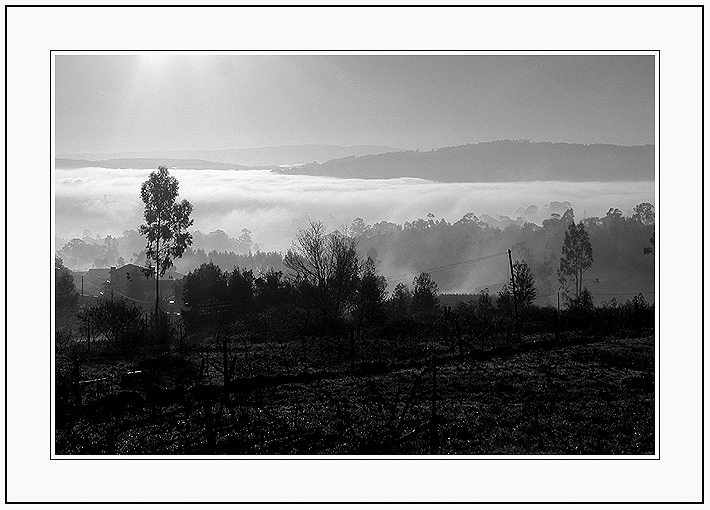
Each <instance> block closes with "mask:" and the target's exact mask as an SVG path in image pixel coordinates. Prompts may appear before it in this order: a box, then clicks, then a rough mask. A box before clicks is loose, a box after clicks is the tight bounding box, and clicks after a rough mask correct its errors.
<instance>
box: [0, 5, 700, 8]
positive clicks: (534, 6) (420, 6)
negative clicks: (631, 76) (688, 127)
mask: <svg viewBox="0 0 710 510" xmlns="http://www.w3.org/2000/svg"><path fill="white" fill-rule="evenodd" d="M5 7H39V8H46V7H63V8H66V7H75V8H87V7H88V8H97V7H98V8H101V7H111V8H117V7H131V8H136V7H151V8H155V7H172V8H174V7H182V8H185V7H192V8H195V7H197V8H203V7H221V8H225V7H229V8H240V7H249V8H254V7H263V8H274V7H289V8H297V7H311V8H338V7H348V8H377V7H406V8H412V7H415V8H424V7H435V8H440V7H454V8H478V7H484V8H491V7H499V8H505V7H513V8H521V7H524V8H540V7H549V8H555V9H559V8H573V7H583V8H592V7H601V8H607V9H608V8H613V7H625V8H629V7H646V8H648V7H673V8H678V7H682V8H686V7H702V4H678V5H674V4H660V5H659V4H562V5H552V4H506V5H500V4H480V5H479V4H476V5H473V4H464V5H461V4H438V5H437V4H417V5H402V4H324V5H314V4H272V5H264V4H244V5H224V4H203V5H201V4H187V5H186V4H179V5H165V4H106V5H101V4H91V5H79V4H42V5H22V4H10V5H6V6H5Z"/></svg>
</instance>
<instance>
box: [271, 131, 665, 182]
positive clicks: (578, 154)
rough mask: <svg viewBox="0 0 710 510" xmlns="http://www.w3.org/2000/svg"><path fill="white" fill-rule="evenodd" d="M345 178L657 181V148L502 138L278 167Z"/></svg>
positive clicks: (470, 180)
mask: <svg viewBox="0 0 710 510" xmlns="http://www.w3.org/2000/svg"><path fill="white" fill-rule="evenodd" d="M279 171H281V172H282V173H288V174H305V175H318V176H328V177H340V178H362V179H389V178H395V177H417V178H422V179H429V180H434V181H441V182H510V181H580V182H582V181H653V180H654V179H655V147H654V146H653V145H637V146H620V145H610V144H590V145H585V144H573V143H552V142H527V141H513V140H502V141H495V142H482V143H473V144H467V145H459V146H455V147H445V148H441V149H437V150H432V151H427V152H419V151H399V152H389V153H384V154H377V155H367V156H355V157H347V158H341V159H335V160H331V161H328V162H326V163H322V164H318V163H316V164H306V165H302V166H298V167H293V168H286V169H282V170H279Z"/></svg>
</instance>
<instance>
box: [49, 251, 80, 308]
mask: <svg viewBox="0 0 710 510" xmlns="http://www.w3.org/2000/svg"><path fill="white" fill-rule="evenodd" d="M76 300H77V293H76V285H75V284H74V277H73V276H72V274H71V271H69V270H68V269H67V268H66V267H64V264H63V263H62V259H61V258H59V257H58V256H57V255H55V256H54V305H55V307H56V309H57V310H59V309H64V308H68V307H70V306H72V305H73V304H74V303H76Z"/></svg>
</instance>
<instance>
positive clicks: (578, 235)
mask: <svg viewBox="0 0 710 510" xmlns="http://www.w3.org/2000/svg"><path fill="white" fill-rule="evenodd" d="M613 214H614V212H613V211H611V210H610V212H609V213H608V214H607V216H609V215H613ZM593 261H594V259H593V256H592V245H591V243H590V242H589V236H588V235H587V231H586V230H585V229H584V224H583V223H582V222H581V221H580V222H579V224H577V225H576V224H575V223H574V222H572V223H570V225H569V227H568V228H567V231H566V232H565V240H564V244H563V245H562V256H561V257H560V268H559V270H558V271H557V275H558V277H559V279H560V283H561V284H562V285H567V284H569V283H573V284H574V291H575V293H574V295H575V297H579V296H580V294H581V293H582V288H583V284H582V283H583V280H582V275H583V274H584V272H585V271H586V270H587V269H589V268H590V267H592V262H593Z"/></svg>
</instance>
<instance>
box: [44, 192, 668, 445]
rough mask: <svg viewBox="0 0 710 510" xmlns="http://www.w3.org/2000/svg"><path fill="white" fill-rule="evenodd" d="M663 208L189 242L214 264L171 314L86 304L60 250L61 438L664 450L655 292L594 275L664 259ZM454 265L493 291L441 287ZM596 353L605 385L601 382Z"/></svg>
mask: <svg viewBox="0 0 710 510" xmlns="http://www.w3.org/2000/svg"><path fill="white" fill-rule="evenodd" d="M652 211H653V209H652V206H650V207H649V206H648V204H646V205H644V204H641V205H639V206H638V207H637V209H636V211H635V214H634V216H633V217H630V218H629V217H624V216H623V215H622V214H621V213H620V212H619V211H618V210H616V209H610V211H609V213H607V215H606V216H605V217H604V218H587V219H585V220H583V221H581V222H579V223H575V221H574V213H573V211H572V210H571V209H568V210H567V211H566V212H565V213H564V214H562V215H559V214H553V215H552V216H551V218H550V219H548V220H545V222H543V225H542V226H541V227H540V226H537V225H534V224H530V223H525V224H523V225H517V224H512V225H509V226H507V227H505V228H503V229H500V228H492V227H490V226H489V225H488V224H486V223H484V222H482V221H481V220H479V219H478V218H476V217H475V216H474V215H472V214H471V215H466V216H464V217H463V218H462V219H461V220H459V221H458V222H456V223H454V224H449V223H448V222H446V221H444V220H436V219H435V218H434V217H433V215H431V214H430V215H428V217H427V219H426V220H418V221H416V222H414V223H406V224H405V225H404V226H400V225H395V224H392V223H385V222H382V223H378V224H375V225H367V224H365V223H364V222H363V221H362V220H359V221H356V222H355V223H354V224H353V226H352V228H343V229H341V230H337V231H333V232H328V231H327V230H326V228H325V226H324V225H323V224H322V223H320V222H312V223H311V224H310V226H309V227H307V228H306V229H302V230H300V231H299V232H298V234H297V235H296V237H295V239H294V241H293V245H292V248H291V249H290V250H289V251H288V253H287V254H286V255H285V256H283V258H282V257H281V255H280V254H264V253H262V252H256V253H251V252H249V253H248V254H245V253H242V254H236V253H234V252H217V251H215V252H213V255H214V256H209V257H208V260H204V259H201V257H202V256H203V255H204V256H205V257H207V255H208V254H206V253H204V252H202V253H198V252H200V250H199V249H198V250H192V249H191V248H188V247H186V246H185V248H184V253H183V255H184V256H185V257H188V258H189V257H195V258H196V259H198V260H202V262H201V263H200V264H199V265H198V266H196V268H194V269H192V270H191V271H189V272H187V274H186V275H185V277H184V278H183V279H181V280H180V281H178V282H177V283H176V285H175V296H174V300H176V302H177V303H178V304H180V307H179V308H168V305H167V302H165V301H163V302H159V303H158V306H159V309H158V312H157V314H156V312H155V311H154V310H153V311H152V312H149V311H148V309H147V307H146V306H145V304H141V303H134V302H132V301H131V300H130V299H127V298H124V297H122V296H118V295H114V296H112V297H111V296H108V295H107V296H105V297H103V298H100V299H93V298H92V299H91V300H87V299H86V298H84V299H85V300H84V301H81V302H77V301H76V298H77V296H76V289H75V288H73V287H72V285H73V280H72V281H70V279H69V278H68V277H67V276H66V275H67V274H68V271H67V270H66V269H65V268H64V267H63V265H62V261H61V259H59V258H57V259H56V260H55V267H56V306H57V309H58V310H59V309H60V308H61V309H65V310H69V312H68V315H67V314H65V315H67V317H71V318H70V319H67V320H66V321H65V322H64V323H63V324H61V325H60V324H59V323H58V327H57V330H56V333H55V348H56V360H57V362H56V366H55V382H56V387H55V391H56V416H57V431H56V433H57V452H58V453H182V454H203V453H204V454H215V453H217V454H220V453H226V454H248V453H341V454H343V453H344V454H392V453H414V454H422V453H489V454H494V453H557V454H560V453H566V454H569V453H600V454H603V453H636V454H644V453H652V452H653V412H654V406H653V391H654V380H655V378H654V371H653V341H652V339H653V332H654V320H655V313H654V304H652V303H649V302H648V301H647V300H646V299H645V298H644V295H643V293H641V292H639V293H636V294H635V295H632V296H629V297H628V298H623V297H622V296H620V297H622V299H619V300H617V299H616V298H615V297H614V296H604V295H599V296H596V295H595V293H594V291H593V290H592V289H590V286H591V287H594V286H595V285H596V283H595V282H596V280H597V279H598V280H600V281H601V280H603V279H604V275H605V273H604V271H607V270H610V271H611V272H610V273H609V274H610V277H612V278H613V277H614V275H616V274H618V272H619V271H621V272H623V271H626V270H629V269H628V267H629V264H634V263H637V261H639V263H640V266H639V269H638V271H639V272H641V273H643V272H644V271H646V270H647V269H644V267H646V266H643V264H646V265H648V264H650V268H651V270H652V269H653V260H651V259H652V257H644V254H643V248H644V247H645V246H646V243H647V239H648V237H649V235H652V230H653V225H654V222H653V215H652ZM219 232H221V231H218V233H217V234H215V235H214V236H213V241H215V242H217V243H218V242H224V247H226V246H227V245H228V244H230V243H231V242H232V241H230V238H229V236H227V235H226V234H224V233H223V232H222V233H221V234H220V233H219ZM222 234H224V235H222ZM240 239H241V241H240V242H241V243H242V247H243V249H245V250H246V249H247V248H251V246H252V241H251V237H250V233H249V232H248V231H242V235H241V236H240ZM220 240H221V241H220ZM79 244H80V243H75V245H79ZM506 246H511V247H512V249H513V253H515V258H516V260H515V262H514V263H512V273H513V279H512V281H511V275H510V273H509V271H510V266H509V264H508V260H507V249H506ZM503 250H505V251H503ZM171 253H172V254H173V255H175V256H177V255H178V254H177V252H171ZM592 253H593V254H594V276H595V278H594V279H592V280H591V283H590V279H589V278H585V276H587V275H588V274H589V273H591V272H592V269H591V268H590V264H591V262H592ZM612 254H613V257H612ZM626 258H628V260H626ZM244 261H250V265H247V264H245V265H241V266H240V265H238V264H232V265H231V266H229V267H226V268H225V267H224V266H223V264H225V263H228V264H231V263H232V262H244ZM511 261H512V258H511ZM159 263H160V261H159ZM555 266H558V267H559V271H558V274H557V275H555V271H554V269H553V268H555ZM395 268H396V269H397V270H398V271H397V272H395V271H394V269H395ZM629 271H630V272H633V271H631V270H629ZM388 274H390V275H391V276H390V279H391V280H392V281H388ZM392 274H393V276H392ZM462 275H463V276H462ZM556 276H559V278H560V281H561V282H562V283H566V282H570V286H571V287H573V290H572V293H571V295H567V294H566V293H565V292H564V289H561V288H560V287H559V286H558V285H557V284H556V282H555V280H556ZM456 277H458V278H459V284H460V287H464V285H463V284H462V283H461V282H462V281H463V282H467V283H466V284H465V286H466V287H467V288H468V289H471V290H474V289H475V287H476V286H478V287H479V288H477V289H475V292H471V291H469V292H467V293H465V294H464V293H462V294H460V295H459V296H458V297H452V296H445V295H442V294H441V293H440V290H439V289H440V284H439V282H441V281H443V282H446V285H447V288H452V287H453V286H454V285H455V283H454V282H455V278H456ZM484 277H485V278H487V279H488V281H490V282H491V283H498V284H499V285H497V286H491V287H492V288H489V287H487V286H485V285H484V283H485V280H483V278H484ZM475 280H477V281H478V283H477V284H474V283H473V281H475ZM639 280H640V281H648V280H644V278H643V277H640V278H639ZM630 281H634V282H635V280H634V279H633V278H632V279H631V280H630ZM649 284H650V285H651V289H652V284H653V279H651V280H650V282H649ZM472 287H473V288H472ZM388 288H389V289H391V292H388ZM639 290H641V289H639ZM644 290H645V289H644ZM558 293H559V294H558ZM600 294H603V293H600ZM551 295H552V296H554V298H553V299H552V300H550V299H548V300H544V299H542V298H545V297H548V298H549V297H550V296H551ZM558 296H561V299H560V301H559V303H560V306H559V309H558V307H557V306H556V305H557V303H558V301H557V298H558ZM134 301H135V300H134ZM172 302H173V301H170V303H172ZM176 306H177V305H176ZM161 308H164V309H161ZM591 360H595V361H591ZM593 362H595V363H596V362H598V363H601V365H599V367H600V368H597V370H601V372H595V374H596V375H595V377H596V378H597V379H600V380H604V381H606V382H603V383H602V382H600V383H599V384H597V383H596V382H590V381H587V380H585V378H586V377H588V376H589V374H588V372H589V370H592V368H591V365H590V363H593ZM618 366H623V367H626V370H627V371H626V372H625V374H627V375H625V376H623V377H621V376H620V375H619V373H618V371H616V372H615V371H614V370H615V367H618ZM620 377H621V378H620ZM595 380H596V379H595ZM435 381H436V382H435ZM563 381H564V382H563ZM433 402H437V405H434V404H433ZM574 402H577V403H579V402H596V404H595V406H597V407H594V408H593V409H592V408H585V409H584V410H581V409H579V408H578V407H575V405H574ZM457 405H458V406H463V407H459V410H460V411H461V412H459V413H458V414H457V412H455V408H456V406H457ZM466 406H478V409H479V414H477V416H478V418H476V419H474V418H473V415H472V414H470V413H468V412H463V410H464V409H468V407H466ZM503 424H507V425H505V427H506V428H505V429H501V427H503V426H504V425H503ZM599 424H604V425H603V427H604V430H605V431H614V432H613V434H612V435H609V434H608V433H607V432H604V433H602V431H601V429H600V428H598V425H599ZM629 426H633V427H636V428H635V429H634V430H640V431H641V436H638V435H636V436H634V435H633V434H627V433H626V432H624V431H625V430H626V428H625V427H629ZM501 430H504V433H503V432H501ZM590 430H592V431H593V432H590ZM496 431H498V432H496ZM501 434H502V435H501ZM595 438H596V439H598V441H599V442H595V441H594V439H595Z"/></svg>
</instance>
